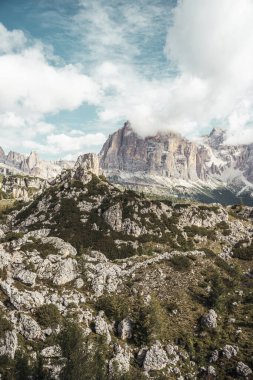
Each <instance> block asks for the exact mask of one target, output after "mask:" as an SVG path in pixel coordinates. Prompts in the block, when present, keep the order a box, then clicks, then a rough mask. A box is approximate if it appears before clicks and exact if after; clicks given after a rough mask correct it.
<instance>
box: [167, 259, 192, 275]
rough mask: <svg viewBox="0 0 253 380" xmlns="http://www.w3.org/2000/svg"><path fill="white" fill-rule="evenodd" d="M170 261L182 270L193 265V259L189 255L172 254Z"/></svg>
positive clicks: (174, 266) (177, 268)
mask: <svg viewBox="0 0 253 380" xmlns="http://www.w3.org/2000/svg"><path fill="white" fill-rule="evenodd" d="M170 263H171V265H172V266H173V268H174V269H175V270H178V271H180V272H184V271H187V270H189V269H190V267H191V259H189V258H188V257H187V256H182V255H174V256H172V258H171V259H170Z"/></svg>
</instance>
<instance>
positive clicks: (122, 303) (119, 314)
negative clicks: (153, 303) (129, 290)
mask: <svg viewBox="0 0 253 380" xmlns="http://www.w3.org/2000/svg"><path fill="white" fill-rule="evenodd" d="M96 309H97V310H98V311H99V310H104V312H105V314H106V316H107V317H108V318H110V319H114V320H115V321H117V322H119V321H121V320H122V319H124V318H125V317H126V316H127V315H128V314H129V301H128V300H127V299H126V298H123V297H122V296H118V295H113V296H104V297H101V298H99V300H98V301H97V303H96Z"/></svg>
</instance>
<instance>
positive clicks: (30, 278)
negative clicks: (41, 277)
mask: <svg viewBox="0 0 253 380" xmlns="http://www.w3.org/2000/svg"><path fill="white" fill-rule="evenodd" d="M13 277H14V278H15V279H16V280H18V281H21V282H23V283H24V284H26V285H31V286H34V285H35V281H36V277H37V275H36V273H34V272H31V271H29V270H26V269H21V270H20V271H17V273H16V274H14V276H13Z"/></svg>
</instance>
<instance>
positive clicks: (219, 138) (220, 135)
mask: <svg viewBox="0 0 253 380" xmlns="http://www.w3.org/2000/svg"><path fill="white" fill-rule="evenodd" d="M225 138H226V131H225V130H224V129H222V128H213V129H212V131H211V133H210V134H209V136H208V143H209V145H210V146H211V147H213V148H215V149H218V148H219V146H220V145H222V144H223V143H224V141H225Z"/></svg>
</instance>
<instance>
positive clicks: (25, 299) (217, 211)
mask: <svg viewBox="0 0 253 380" xmlns="http://www.w3.org/2000/svg"><path fill="white" fill-rule="evenodd" d="M0 216H1V223H2V224H1V225H0V236H1V243H0V363H1V365H0V374H1V378H2V379H31V380H35V379H38V378H39V379H52V380H57V379H58V380H64V379H68V380H76V379H80V380H88V379H89V380H90V379H101V380H102V379H104V380H114V379H115V380H116V379H122V380H123V379H128V380H136V379H140V380H142V379H143V380H144V379H157V380H158V379H160V380H161V379H164V380H172V379H178V380H179V379H180V380H187V379H203V380H204V379H214V378H217V379H252V369H251V368H252V364H253V362H252V357H253V350H252V339H253V328H252V287H253V274H252V264H253V256H252V252H253V246H252V244H253V235H252V233H253V229H252V220H253V219H252V218H253V215H252V208H250V207H246V206H242V205H237V206H231V207H225V206H221V205H206V204H200V203H197V202H188V203H186V202H183V203H182V202H181V203H177V202H171V201H168V200H152V199H149V198H147V197H145V196H144V195H143V194H142V195H140V194H137V193H135V192H134V191H131V190H124V191H121V190H120V189H119V188H117V187H115V186H114V185H113V184H111V183H110V182H108V180H107V179H106V178H105V177H104V175H103V174H101V169H100V167H99V157H98V156H97V155H94V154H87V155H83V156H80V157H79V158H78V160H77V162H76V164H75V166H74V168H73V169H67V170H64V171H62V172H61V174H60V175H59V176H57V177H56V178H55V180H54V181H53V182H52V185H51V186H50V187H49V188H47V189H45V190H44V191H42V193H41V194H40V195H38V196H37V198H36V199H35V200H33V201H32V202H30V203H29V204H26V205H23V207H22V208H20V207H19V208H17V209H14V210H9V211H8V210H4V212H1V214H0Z"/></svg>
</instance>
